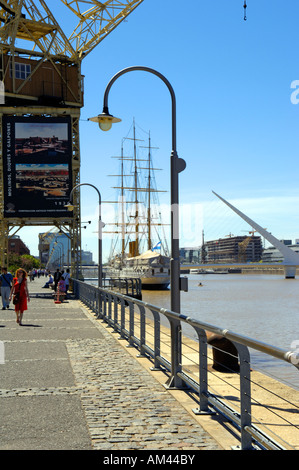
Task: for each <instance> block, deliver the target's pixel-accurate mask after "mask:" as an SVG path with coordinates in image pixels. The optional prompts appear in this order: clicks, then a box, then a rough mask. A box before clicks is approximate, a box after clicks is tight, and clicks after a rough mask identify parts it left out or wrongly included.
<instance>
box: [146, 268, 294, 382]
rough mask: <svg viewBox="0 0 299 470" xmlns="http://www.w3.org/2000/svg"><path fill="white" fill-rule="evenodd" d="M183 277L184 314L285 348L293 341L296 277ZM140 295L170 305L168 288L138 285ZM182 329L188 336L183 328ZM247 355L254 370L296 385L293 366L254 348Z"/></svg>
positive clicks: (147, 300)
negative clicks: (185, 280) (186, 282)
mask: <svg viewBox="0 0 299 470" xmlns="http://www.w3.org/2000/svg"><path fill="white" fill-rule="evenodd" d="M188 279H189V290H188V292H182V293H181V313H183V314H184V315H188V316H190V317H191V318H195V319H197V320H201V321H203V322H206V323H210V324H211V325H215V326H219V327H221V328H227V329H229V330H232V331H234V332H236V333H239V334H242V335H245V336H249V337H251V338H253V339H257V340H260V341H263V342H264V343H268V344H271V345H273V346H277V347H279V348H283V349H286V350H291V349H292V347H291V344H292V342H293V341H295V340H299V328H298V320H299V278H298V279H284V278H283V276H275V275H268V276H267V275H260V274H259V275H241V274H219V275H217V274H200V275H198V274H194V275H189V276H188ZM200 282H201V283H202V286H199V285H198V284H199V283H200ZM142 300H144V301H145V302H149V303H152V304H154V305H158V306H161V307H165V308H170V292H169V291H164V292H163V291H160V292H159V291H145V290H144V291H143V292H142ZM183 332H185V333H186V334H189V336H190V332H189V331H188V330H185V331H184V330H183ZM191 336H193V335H192V334H191ZM194 337H195V336H194ZM251 354H252V366H253V367H254V368H255V369H259V370H261V371H263V372H267V373H269V374H270V375H272V376H274V377H277V378H278V379H280V380H281V381H284V382H286V383H288V384H289V385H291V386H293V387H296V388H297V389H299V371H298V370H297V369H296V368H295V367H294V366H292V365H289V364H284V363H283V362H282V361H278V360H276V359H271V358H269V357H267V356H265V355H264V354H261V353H258V352H254V351H252V352H251Z"/></svg>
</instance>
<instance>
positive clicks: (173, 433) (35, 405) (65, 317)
mask: <svg viewBox="0 0 299 470" xmlns="http://www.w3.org/2000/svg"><path fill="white" fill-rule="evenodd" d="M42 284H43V280H42V279H41V280H36V281H35V282H34V289H35V290H37V289H38V287H39V288H40V289H41V286H42ZM31 287H32V286H29V290H30V289H31ZM72 311H73V312H74V316H72ZM14 315H15V314H14V312H13V311H12V310H9V311H2V310H0V341H3V342H4V345H5V363H4V364H0V449H2V450H3V449H9V450H12V449H13V450H17V449H18V450H21V449H27V450H31V449H35V450H37V449H45V450H55V449H57V450H71V449H78V450H79V449H80V450H85V449H93V450H102V451H105V450H106V451H107V450H108V451H121V450H122V451H124V450H125V451H129V450H130V451H133V450H134V451H135V450H136V451H137V450H159V449H163V450H169V451H172V450H180V451H182V450H192V451H193V452H195V451H197V450H220V447H219V446H218V444H217V443H216V441H215V440H214V439H213V438H212V437H211V436H210V435H209V434H208V433H207V432H206V431H204V429H203V428H202V426H200V425H199V424H198V423H197V422H196V420H195V419H193V417H192V416H191V415H190V414H189V413H188V412H187V411H186V410H185V409H184V408H183V407H182V406H181V405H180V403H179V402H178V401H177V400H176V399H175V398H174V397H173V396H172V395H171V394H170V393H169V392H168V391H167V390H166V389H165V388H164V387H163V386H162V385H161V384H160V383H159V382H158V381H156V380H155V379H153V377H152V376H151V375H150V373H149V372H148V371H147V370H146V369H145V368H144V367H142V366H141V365H140V364H139V363H138V362H137V361H136V359H134V358H133V357H132V356H131V355H130V354H129V353H128V352H127V351H126V350H125V349H124V348H123V347H122V346H121V345H120V344H119V343H118V342H117V341H116V340H115V339H114V337H113V335H112V334H111V333H110V332H108V331H107V328H106V326H104V325H103V324H102V323H101V322H99V321H96V320H95V319H94V318H92V316H91V315H89V314H87V311H86V309H84V308H83V307H81V305H80V302H78V301H76V300H73V299H70V300H69V301H68V302H65V303H62V304H54V302H53V300H51V299H44V298H32V299H31V302H30V304H29V305H28V311H26V312H25V314H24V319H23V323H24V326H19V325H18V324H17V323H16V322H15V321H14V318H15V317H14Z"/></svg>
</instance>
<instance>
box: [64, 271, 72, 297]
mask: <svg viewBox="0 0 299 470" xmlns="http://www.w3.org/2000/svg"><path fill="white" fill-rule="evenodd" d="M70 277H71V275H70V270H69V269H67V270H66V273H64V275H63V279H64V280H65V298H66V296H67V291H68V290H69V288H70Z"/></svg>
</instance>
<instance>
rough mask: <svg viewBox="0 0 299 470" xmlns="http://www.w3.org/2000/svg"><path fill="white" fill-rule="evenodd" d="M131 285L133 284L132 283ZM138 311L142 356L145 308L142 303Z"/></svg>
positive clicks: (142, 351) (141, 352) (142, 352)
mask: <svg viewBox="0 0 299 470" xmlns="http://www.w3.org/2000/svg"><path fill="white" fill-rule="evenodd" d="M132 285H133V284H132ZM138 308H139V313H140V354H139V355H140V356H144V355H145V354H144V346H145V308H144V306H143V305H138Z"/></svg>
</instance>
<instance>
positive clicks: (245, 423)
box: [233, 341, 253, 450]
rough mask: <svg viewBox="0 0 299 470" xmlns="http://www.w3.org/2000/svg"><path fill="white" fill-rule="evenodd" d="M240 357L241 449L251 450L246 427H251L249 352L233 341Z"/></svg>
mask: <svg viewBox="0 0 299 470" xmlns="http://www.w3.org/2000/svg"><path fill="white" fill-rule="evenodd" d="M233 344H234V345H235V347H236V348H237V350H238V354H239V359H240V418H241V449H242V450H252V448H253V447H252V437H251V434H250V433H249V432H247V430H246V427H251V382H250V354H249V350H248V347H247V346H244V345H243V344H240V343H237V342H236V341H233Z"/></svg>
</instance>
